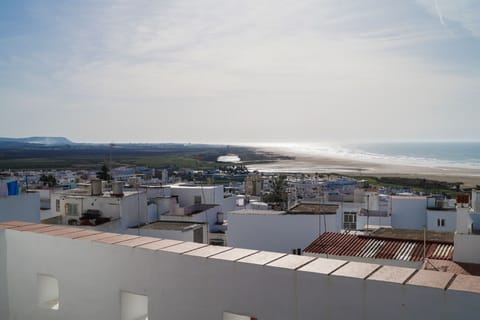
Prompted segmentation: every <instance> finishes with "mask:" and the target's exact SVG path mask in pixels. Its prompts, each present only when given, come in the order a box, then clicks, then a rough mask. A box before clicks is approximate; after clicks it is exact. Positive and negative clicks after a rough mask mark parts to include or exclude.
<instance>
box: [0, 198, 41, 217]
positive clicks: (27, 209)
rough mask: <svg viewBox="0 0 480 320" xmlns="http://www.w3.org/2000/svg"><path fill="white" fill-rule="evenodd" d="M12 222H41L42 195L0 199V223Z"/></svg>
mask: <svg viewBox="0 0 480 320" xmlns="http://www.w3.org/2000/svg"><path fill="white" fill-rule="evenodd" d="M12 220H17V221H27V222H36V223H37V222H40V194H39V193H38V192H31V193H22V194H20V195H17V196H8V197H0V222H1V221H12Z"/></svg>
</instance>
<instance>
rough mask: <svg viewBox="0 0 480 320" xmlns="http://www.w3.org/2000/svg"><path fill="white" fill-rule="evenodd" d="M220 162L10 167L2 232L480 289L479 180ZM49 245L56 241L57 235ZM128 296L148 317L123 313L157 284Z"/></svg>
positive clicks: (48, 279)
mask: <svg viewBox="0 0 480 320" xmlns="http://www.w3.org/2000/svg"><path fill="white" fill-rule="evenodd" d="M220 160H222V161H223V159H220ZM218 164H219V168H220V167H221V168H222V169H215V170H205V171H203V170H202V171H195V170H190V169H188V168H180V169H179V170H175V171H172V170H169V169H168V168H163V169H162V168H158V169H156V168H148V167H144V166H138V167H115V168H112V169H111V170H110V169H109V168H108V166H106V165H103V166H102V167H101V169H100V170H79V171H74V170H15V171H14V170H4V171H2V172H1V173H0V174H1V177H2V179H1V181H2V182H1V184H0V192H1V194H0V228H1V229H0V233H2V232H3V233H4V234H3V235H2V237H3V239H5V238H8V237H10V235H11V236H12V237H17V233H18V232H19V233H18V236H20V238H22V237H23V235H25V236H27V238H28V237H30V236H29V235H28V234H29V233H33V234H32V236H33V235H35V236H34V238H32V240H33V239H37V238H36V237H37V236H36V235H38V236H40V237H46V238H45V240H48V239H50V238H51V236H55V237H60V238H64V239H69V238H70V239H78V240H82V239H83V240H89V239H91V240H94V241H98V243H104V244H105V243H108V244H112V245H113V244H115V245H118V246H125V247H130V248H135V247H138V248H149V250H152V249H154V250H161V251H166V252H177V253H179V254H181V255H185V256H190V255H193V256H198V257H205V258H209V260H210V258H212V259H213V260H212V261H222V260H223V259H226V260H227V261H228V260H231V261H232V262H233V261H237V260H239V261H242V260H245V261H248V263H253V264H257V263H259V264H260V265H263V264H268V265H269V266H272V267H274V266H276V265H278V267H280V268H287V269H290V268H293V270H297V269H298V270H299V271H298V272H301V270H306V271H307V270H308V272H314V273H315V272H322V273H323V272H324V271H320V270H324V269H325V268H326V267H327V266H328V268H330V269H328V270H330V271H328V272H329V273H328V274H332V275H331V276H329V277H334V278H335V277H336V274H338V275H341V276H346V277H347V278H346V279H348V278H351V279H354V278H357V277H358V276H359V275H358V272H360V271H359V270H363V269H362V268H367V269H366V271H362V272H366V273H362V274H363V275H362V276H361V277H362V278H363V279H367V278H368V279H372V281H375V280H373V279H376V278H378V279H382V281H387V282H392V284H393V283H396V284H395V285H394V286H393V287H392V288H390V289H389V290H393V292H394V291H395V290H399V289H400V287H401V286H407V287H409V286H416V285H420V286H423V287H424V288H430V290H432V289H433V288H437V290H438V288H440V289H441V290H448V292H450V291H451V290H453V291H452V292H459V294H464V293H465V292H467V294H470V295H471V294H472V293H475V294H474V295H473V297H476V296H477V294H479V293H480V286H479V285H480V280H478V278H477V276H480V254H479V253H478V247H479V245H480V231H479V230H480V191H477V190H476V189H474V188H472V189H471V190H469V191H468V192H466V191H465V190H456V189H455V188H452V190H451V193H445V192H444V193H440V194H432V193H429V194H426V193H425V191H424V190H423V191H420V190H415V188H412V187H408V186H404V187H399V186H395V187H394V186H391V185H390V186H381V185H373V184H371V182H369V181H368V180H365V179H354V178H351V177H346V176H342V175H338V174H330V175H320V174H318V173H312V174H305V173H289V174H276V173H268V172H262V173H261V172H257V171H255V172H249V170H248V168H247V167H246V166H243V165H242V164H241V163H240V162H238V161H237V160H235V162H232V163H228V162H219V163H218ZM216 181H217V182H216ZM219 181H220V182H219ZM5 232H7V233H5ZM26 240H27V239H26ZM32 240H31V241H32ZM15 241H20V239H18V240H15ZM37 241H40V243H42V242H43V238H41V239H37V240H35V242H37ZM62 241H63V240H62ZM9 243H10V244H8V243H7V246H8V247H12V246H14V247H17V244H11V241H10V240H9ZM0 244H1V241H0ZM31 245H33V243H32V244H31ZM38 245H40V244H39V243H37V244H36V245H35V246H38ZM3 246H5V244H3ZM35 246H33V247H32V249H33V248H35ZM41 246H42V248H44V249H41V250H47V251H48V250H54V248H53V247H52V248H48V246H49V245H48V242H46V243H45V244H41ZM45 246H46V247H45ZM26 249H27V248H23V249H21V250H26ZM29 250H30V249H29ZM82 250H83V249H82ZM101 250H110V249H108V248H107V247H104V248H101ZM88 251H90V250H88ZM85 254H89V253H88V252H85ZM63 255H64V254H62V256H63ZM255 257H256V258H255ZM9 259H13V258H9ZM42 259H43V258H42ZM42 259H40V260H42ZM56 259H63V258H62V257H61V256H58V257H56ZM215 259H219V260H215ZM13 260H15V259H13ZM167 260H168V259H167ZM282 261H284V262H282ZM132 262H133V261H132ZM133 263H134V262H133ZM192 263H194V265H195V264H196V263H198V262H192ZM34 264H35V263H34ZM332 264H333V265H332ZM380 266H381V267H380ZM217 267H218V266H217ZM217 267H215V266H212V268H217ZM43 268H44V267H42V269H43ZM318 268H320V269H318ZM378 268H380V270H378ZM47 269H48V268H47ZM54 269H55V268H54ZM0 270H1V269H0ZM44 270H46V269H44ZM45 272H46V275H45V274H43V272H41V273H39V275H38V276H37V283H38V284H37V285H40V287H38V288H39V289H37V290H40V291H38V293H37V294H38V297H37V299H39V301H40V302H39V306H40V307H41V308H43V309H44V310H59V309H61V308H62V307H63V305H64V303H63V299H64V298H62V297H61V295H62V293H60V292H61V291H59V287H58V286H59V284H58V283H59V281H62V280H61V278H60V279H57V278H56V277H55V276H52V275H51V274H55V273H56V272H53V271H48V272H47V271H45ZM396 275H398V277H399V278H398V279H397V278H396V277H397V276H396ZM230 276H232V275H230ZM9 277H10V276H9ZM267 278H268V277H267ZM12 281H13V280H12ZM438 281H441V283H442V285H441V286H440V287H437V286H438V284H437V283H438ZM141 282H142V281H141ZM466 282H468V283H469V284H468V285H466ZM10 283H13V282H10ZM20 283H22V286H23V285H25V286H27V287H28V286H31V284H28V283H25V280H22V281H19V282H18V285H20ZM399 285H400V287H398V286H399ZM239 286H240V287H241V285H239ZM349 286H354V284H353V283H351V284H349ZM42 287H44V288H43V289H42ZM455 290H460V291H455ZM122 292H124V291H122ZM393 292H392V293H393ZM462 292H464V293H462ZM123 299H125V301H127V302H122V305H123V306H124V307H125V305H127V309H128V310H130V309H132V308H133V310H136V311H135V312H134V313H133V314H134V315H140V316H141V317H140V318H132V317H129V316H125V317H124V318H122V319H147V317H146V316H144V315H146V314H150V313H151V312H150V311H149V307H145V303H146V302H145V301H148V299H151V298H150V297H148V298H147V295H141V294H140V295H139V294H132V293H128V291H126V293H122V301H123ZM145 299H146V300H145ZM243 299H245V298H243ZM65 303H66V302H65ZM61 306H62V307H61ZM124 307H122V308H124ZM457 307H458V306H456V305H455V306H453V307H452V306H451V305H449V304H448V305H447V308H457ZM137 309H138V310H137ZM122 310H123V309H122ZM258 310H260V309H258ZM258 310H257V311H255V310H254V311H251V312H253V313H251V314H253V315H257V314H258V312H260V311H258ZM246 311H248V310H246ZM14 312H15V311H14ZM129 312H130V311H126V310H123V311H122V314H123V313H126V314H128V313H129ZM306 312H307V311H306ZM244 313H245V311H242V313H232V312H230V311H228V312H227V311H224V312H223V314H224V318H223V319H239V320H240V319H247V318H245V317H246V316H243V315H242V314H244ZM248 313H249V312H247V314H248ZM313 314H315V313H313ZM248 319H254V317H253V316H252V317H250V316H248Z"/></svg>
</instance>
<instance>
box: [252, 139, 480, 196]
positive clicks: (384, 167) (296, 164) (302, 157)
mask: <svg viewBox="0 0 480 320" xmlns="http://www.w3.org/2000/svg"><path fill="white" fill-rule="evenodd" d="M257 150H258V151H259V152H269V153H274V154H278V155H282V156H289V157H294V158H295V160H278V161H275V162H273V163H259V164H252V165H248V168H249V170H258V171H261V172H279V173H280V172H284V173H286V172H302V173H320V174H324V173H338V174H345V175H355V176H376V177H382V176H385V177H387V176H389V177H406V178H423V179H430V180H437V181H447V182H462V183H463V184H464V187H475V186H476V185H477V184H480V169H473V168H462V167H453V166H437V167H427V166H421V165H418V166H416V165H401V164H390V163H380V162H371V161H363V160H362V161H361V160H354V159H346V158H341V157H338V158H333V157H325V156H321V155H309V154H305V153H299V152H294V151H292V150H286V149H282V148H277V147H268V148H265V147H261V148H258V147H257Z"/></svg>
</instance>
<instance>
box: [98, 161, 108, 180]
mask: <svg viewBox="0 0 480 320" xmlns="http://www.w3.org/2000/svg"><path fill="white" fill-rule="evenodd" d="M97 178H98V179H100V180H107V181H110V180H111V179H112V176H111V175H110V170H109V169H108V167H107V165H106V164H103V166H102V168H101V169H100V171H98V172H97Z"/></svg>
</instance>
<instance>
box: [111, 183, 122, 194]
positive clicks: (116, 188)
mask: <svg viewBox="0 0 480 320" xmlns="http://www.w3.org/2000/svg"><path fill="white" fill-rule="evenodd" d="M112 196H114V197H123V182H122V181H113V183H112Z"/></svg>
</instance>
